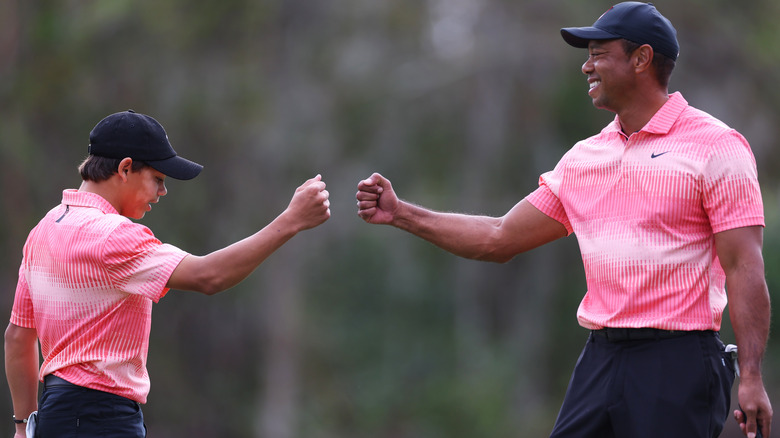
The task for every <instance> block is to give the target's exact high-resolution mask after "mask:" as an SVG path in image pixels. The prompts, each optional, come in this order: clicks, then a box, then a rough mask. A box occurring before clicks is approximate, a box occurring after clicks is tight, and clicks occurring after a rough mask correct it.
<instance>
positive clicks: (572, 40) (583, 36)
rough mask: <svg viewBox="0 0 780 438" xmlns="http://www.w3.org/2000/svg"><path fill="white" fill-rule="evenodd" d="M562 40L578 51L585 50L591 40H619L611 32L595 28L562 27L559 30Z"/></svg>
mask: <svg viewBox="0 0 780 438" xmlns="http://www.w3.org/2000/svg"><path fill="white" fill-rule="evenodd" d="M561 36H562V37H563V40H564V41H566V42H567V43H569V45H570V46H574V47H577V48H580V49H586V48H587V47H588V43H589V42H591V41H592V40H611V39H615V38H620V36H618V35H615V34H613V33H611V32H607V31H605V30H601V29H599V28H597V27H592V26H591V27H564V28H563V29H561Z"/></svg>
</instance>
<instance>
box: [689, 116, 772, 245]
mask: <svg viewBox="0 0 780 438" xmlns="http://www.w3.org/2000/svg"><path fill="white" fill-rule="evenodd" d="M702 197H703V204H704V209H705V210H706V211H707V215H708V216H709V218H710V225H711V226H712V231H713V232H714V233H718V232H721V231H726V230H729V229H733V228H740V227H747V226H755V225H760V226H765V223H764V206H763V201H762V199H761V189H760V187H759V184H758V171H757V170H756V160H755V157H754V156H753V153H752V151H751V150H750V145H748V142H747V140H745V138H744V137H743V136H742V135H740V134H739V133H738V132H736V131H734V130H730V131H729V132H727V133H726V134H724V135H723V136H721V138H719V139H718V141H716V143H715V144H714V145H713V148H712V154H711V156H710V159H709V160H708V161H707V165H706V167H705V170H704V190H703V195H702Z"/></svg>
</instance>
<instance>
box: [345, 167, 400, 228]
mask: <svg viewBox="0 0 780 438" xmlns="http://www.w3.org/2000/svg"><path fill="white" fill-rule="evenodd" d="M355 197H356V198H357V207H358V216H360V217H361V218H362V219H363V220H364V221H366V222H368V223H369V224H390V223H392V222H393V219H394V213H395V210H396V209H397V208H398V204H399V202H398V197H397V196H396V195H395V192H394V191H393V186H392V184H390V180H388V179H387V178H385V177H383V176H382V175H380V174H378V173H374V174H373V175H371V176H370V177H368V178H367V179H364V180H363V181H360V182H359V183H358V192H357V194H356V195H355Z"/></svg>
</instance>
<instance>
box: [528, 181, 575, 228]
mask: <svg viewBox="0 0 780 438" xmlns="http://www.w3.org/2000/svg"><path fill="white" fill-rule="evenodd" d="M552 174H553V172H547V173H545V174H543V175H542V176H541V177H539V188H537V189H536V190H534V191H533V192H531V193H530V194H529V195H528V196H526V198H525V199H526V200H527V201H528V202H530V203H531V205H533V206H534V207H536V208H537V209H539V211H541V212H542V213H544V214H546V215H547V216H549V217H551V218H553V219H555V220H556V221H558V222H560V223H561V224H562V225H563V226H564V227H566V234H567V235H569V234H571V233H572V232H574V230H573V229H572V226H571V223H570V222H569V217H568V216H567V215H566V210H565V209H564V208H563V204H562V203H561V200H560V199H559V198H558V196H556V195H555V193H553V191H552V189H551V188H550V186H549V184H548V177H549V176H551V175H552Z"/></svg>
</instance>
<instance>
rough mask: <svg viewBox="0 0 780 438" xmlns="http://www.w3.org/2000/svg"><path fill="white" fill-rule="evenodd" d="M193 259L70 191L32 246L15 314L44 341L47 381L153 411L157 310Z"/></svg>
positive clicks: (90, 196)
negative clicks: (149, 366) (150, 361)
mask: <svg viewBox="0 0 780 438" xmlns="http://www.w3.org/2000/svg"><path fill="white" fill-rule="evenodd" d="M186 255H187V253H186V252H184V251H182V250H180V249H178V248H176V247H174V246H172V245H168V244H163V243H161V242H160V241H159V240H157V239H156V238H155V237H154V235H153V234H152V232H151V231H150V230H149V228H147V227H145V226H143V225H140V224H138V223H135V222H132V221H131V220H130V219H128V218H126V217H124V216H120V215H119V214H117V211H116V210H115V209H114V207H113V206H112V205H111V204H109V203H108V201H106V200H105V199H103V198H102V197H100V196H98V195H96V194H94V193H88V192H80V191H77V190H65V191H64V192H63V195H62V204H61V205H59V206H57V207H55V208H54V209H52V210H51V211H49V213H48V214H47V215H46V216H45V217H44V218H43V219H42V220H41V221H40V222H39V223H38V225H37V226H36V227H35V228H34V229H33V230H32V231H31V232H30V235H29V237H28V238H27V242H26V243H25V245H24V257H23V259H22V265H21V268H20V269H19V282H18V284H17V287H16V296H15V298H14V305H13V309H12V311H11V323H13V324H15V325H18V326H21V327H28V328H35V329H36V331H37V333H38V339H39V341H40V345H41V352H42V354H43V364H42V365H41V369H40V375H39V376H40V378H41V379H42V378H43V376H45V375H47V374H50V373H54V374H56V375H58V376H60V377H62V378H63V379H65V380H68V381H70V382H71V383H74V384H76V385H79V386H83V387H87V388H92V389H97V390H100V391H105V392H110V393H113V394H117V395H120V396H123V397H127V398H129V399H132V400H135V401H138V402H140V403H146V397H147V395H148V393H149V374H148V372H147V370H146V358H147V353H148V348H149V332H150V329H151V322H152V303H153V302H157V301H158V300H159V299H160V298H162V297H163V296H164V295H165V294H166V293H167V292H168V289H167V288H166V283H167V282H168V278H169V277H170V276H171V274H172V273H173V270H174V269H175V268H176V266H177V265H178V264H179V262H180V261H181V260H182V259H183V258H184V257H185V256H186Z"/></svg>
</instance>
